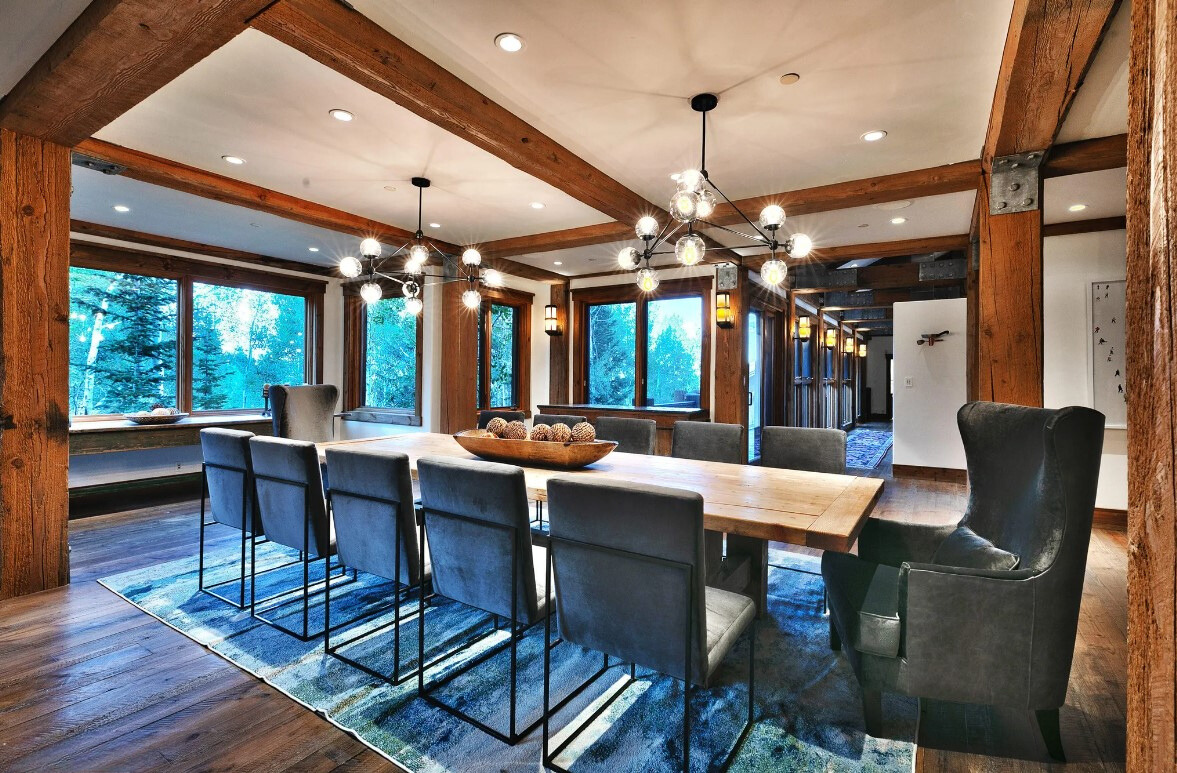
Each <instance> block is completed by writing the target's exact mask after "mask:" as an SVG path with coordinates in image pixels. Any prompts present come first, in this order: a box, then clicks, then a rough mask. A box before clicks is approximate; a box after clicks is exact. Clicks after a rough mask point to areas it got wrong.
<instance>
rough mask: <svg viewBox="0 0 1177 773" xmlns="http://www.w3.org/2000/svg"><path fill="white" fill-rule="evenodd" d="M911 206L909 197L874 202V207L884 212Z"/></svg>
mask: <svg viewBox="0 0 1177 773" xmlns="http://www.w3.org/2000/svg"><path fill="white" fill-rule="evenodd" d="M910 206H911V199H903V200H901V201H885V202H883V203H882V204H875V209H881V210H883V211H884V212H889V211H891V210H894V209H907V208H908V207H910Z"/></svg>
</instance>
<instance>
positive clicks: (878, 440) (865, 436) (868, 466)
mask: <svg viewBox="0 0 1177 773" xmlns="http://www.w3.org/2000/svg"><path fill="white" fill-rule="evenodd" d="M892 442H894V436H893V435H892V434H891V432H889V431H887V430H878V429H866V428H865V427H856V428H855V429H852V430H850V434H848V435H847V436H846V466H847V467H851V468H854V469H856V470H873V469H874V468H875V467H877V466H878V465H879V462H881V461H883V457H884V456H886V455H887V451H888V449H890V448H891V443H892Z"/></svg>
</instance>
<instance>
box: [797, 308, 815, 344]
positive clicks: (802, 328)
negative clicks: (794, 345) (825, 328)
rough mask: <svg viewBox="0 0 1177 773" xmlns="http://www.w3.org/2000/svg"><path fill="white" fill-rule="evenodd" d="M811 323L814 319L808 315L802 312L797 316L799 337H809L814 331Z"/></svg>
mask: <svg viewBox="0 0 1177 773" xmlns="http://www.w3.org/2000/svg"><path fill="white" fill-rule="evenodd" d="M811 325H812V321H811V320H810V319H809V317H808V316H806V315H804V314H802V315H801V316H800V317H797V337H798V338H805V339H808V338H809V336H810V335H811V334H812V333H813V328H812V327H811Z"/></svg>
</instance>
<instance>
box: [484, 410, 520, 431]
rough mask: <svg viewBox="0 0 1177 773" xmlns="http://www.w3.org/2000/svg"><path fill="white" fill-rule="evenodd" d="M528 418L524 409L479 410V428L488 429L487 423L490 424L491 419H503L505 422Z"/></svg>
mask: <svg viewBox="0 0 1177 773" xmlns="http://www.w3.org/2000/svg"><path fill="white" fill-rule="evenodd" d="M526 418H527V414H526V413H524V412H523V411H479V412H478V428H479V429H486V425H487V424H490V420H491V419H502V420H503V421H505V422H508V423H509V422H512V421H523V420H524V419H526Z"/></svg>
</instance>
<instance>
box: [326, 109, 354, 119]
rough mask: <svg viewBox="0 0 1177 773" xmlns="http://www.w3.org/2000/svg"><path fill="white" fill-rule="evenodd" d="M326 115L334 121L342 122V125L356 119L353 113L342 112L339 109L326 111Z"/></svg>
mask: <svg viewBox="0 0 1177 773" xmlns="http://www.w3.org/2000/svg"><path fill="white" fill-rule="evenodd" d="M327 115H329V116H331V117H332V118H334V119H335V120H336V121H343V122H344V123H347V122H348V121H352V120H355V117H356V116H355V113H353V112H352V111H350V110H344V109H343V108H339V107H334V108H331V109H330V110H328V111H327Z"/></svg>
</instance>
